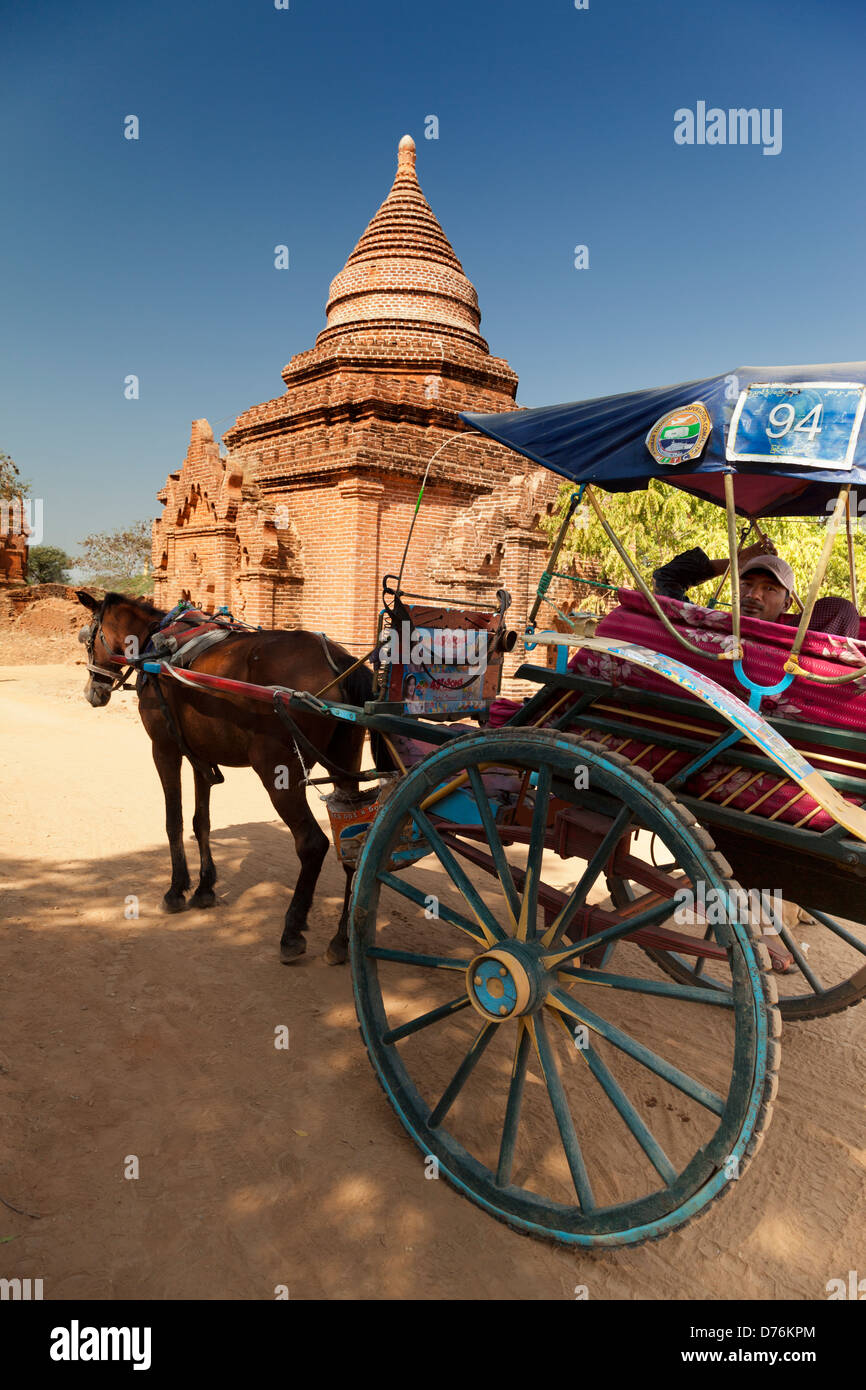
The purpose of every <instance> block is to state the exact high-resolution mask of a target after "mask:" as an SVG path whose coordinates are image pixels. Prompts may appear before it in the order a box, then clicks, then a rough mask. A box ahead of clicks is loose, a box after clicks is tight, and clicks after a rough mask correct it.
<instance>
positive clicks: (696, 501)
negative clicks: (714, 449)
mask: <svg viewBox="0 0 866 1390" xmlns="http://www.w3.org/2000/svg"><path fill="white" fill-rule="evenodd" d="M573 492H574V487H573V486H572V485H570V484H565V485H563V486H562V487H561V488H560V490H559V492H558V494H557V498H556V504H555V506H554V510H553V513H552V514H551V516H549V517H543V518H542V521H541V525H542V527H543V529H544V530H545V532H546V533H547V535H548V538H549V539H550V541H551V543H552V541H553V539H554V538H555V536H556V533H557V531H558V530H559V527H560V525H561V524H562V519H563V516H564V514H565V507H566V505H567V503H568V499H569V497H570V496H571V495H572V493H573ZM594 492H595V496H596V500H597V501H598V502H599V504H600V506H601V507H602V509H603V511H604V516H605V520H606V521H607V522H608V524H609V526H610V527H611V530H612V531H613V532H614V534H615V535H616V537H617V539H618V540H619V541H621V542H622V543H623V544H624V545H625V548H626V550H627V551H628V552H629V554H630V555H631V556H632V557H633V559H634V560H635V561H636V563H637V567H638V569H639V571H640V573H641V574H642V575H643V577H644V579H645V580H646V581H647V583H648V584H650V585H651V584H652V572H653V570H654V569H657V568H658V567H659V566H660V565H663V564H664V563H665V562H666V561H667V560H670V559H672V558H673V556H674V555H677V554H678V553H679V552H680V551H682V550H689V549H690V548H691V547H692V546H695V545H699V546H701V547H702V548H703V549H704V550H705V551H706V553H707V554H708V555H709V556H710V558H711V559H714V560H715V559H718V558H719V557H720V556H726V555H727V553H728V529H727V520H726V517H725V509H724V507H718V506H715V505H714V504H713V503H712V502H704V501H702V500H701V499H700V498H698V497H692V496H691V494H690V493H687V492H682V491H681V490H680V489H679V488H675V487H671V486H670V485H669V484H666V483H661V482H658V481H656V480H655V479H651V480H650V484H649V486H648V487H647V488H646V489H645V490H644V491H642V492H617V493H608V492H603V491H602V490H601V489H600V488H594ZM863 520H864V519H862V518H861V519H858V521H859V524H855V526H854V528H853V536H852V539H853V547H854V558H855V569H856V573H857V580H858V605H857V606H858V608H859V609H860V611H861V612H862V611H863V609H864V603H866V533H864V530H863ZM825 525H826V518H821V519H814V518H811V517H784V518H775V517H774V518H763V519H762V520H761V522H760V526H761V529H762V530H763V531H764V532H765V533H766V534H767V535H768V536H770V538H771V540H772V541H773V543H774V544H775V546H776V549H777V550H778V552H779V554H780V555H781V556H782V557H783V558H784V559H786V560H787V561H788V563H789V564H790V566H791V568H792V569H793V571H794V576H795V578H796V581H797V591H798V593H799V594H800V597H801V598H805V596H806V592H807V590H808V588H809V584H810V582H811V579H812V576H813V574H814V572H815V569H816V567H817V564H818V559H819V556H820V554H821V547H822V546H823V544H824V540H825V537H826V530H825ZM748 527H749V523H748V521H747V520H745V519H743V518H741V517H740V518H738V520H737V530H738V535H739V537H740V543H741V544H742V543H743V540H744V538H745V536H746V532H747V530H748ZM758 539H759V537H758V533H757V531H752V532H751V533H750V535H749V537H748V540H746V541H745V544H746V545H750V544H752V543H753V542H754V541H756V540H758ZM581 562H583V563H584V565H588V566H591V567H592V568H591V569H590V573H591V574H592V577H594V578H595V579H597V580H598V581H600V582H603V583H606V584H613V585H622V586H624V587H626V588H634V587H635V581H634V579H633V578H632V577H631V576H630V575H629V572H628V569H627V567H626V565H625V564H624V562H623V561H622V560H621V559H620V557H619V555H618V554H617V552H616V551H615V550H614V548H613V546H612V545H611V543H610V541H609V540H608V538H607V536H606V535H605V533H604V531H603V530H602V527H601V526H600V524H599V521H598V518H597V517H596V515H595V512H594V511H593V510H592V507H591V506H590V504H589V503H588V502H584V503H582V504H581V506H580V507H579V508H578V510H577V512H576V513H575V516H574V519H573V521H572V524H571V527H570V529H569V533H568V536H567V537H566V540H565V543H564V545H563V548H562V551H561V552H560V562H559V563H558V565H557V569H558V570H560V571H562V572H564V571H565V570H566V569H567V568H568V567H569V566H571V568H573V569H574V571H575V572H576V573H578V574H579V573H580V572H581ZM593 571H594V573H593ZM718 583H719V581H718V579H713V580H709V581H708V582H707V583H706V584H703V585H701V586H700V587H695V588H693V589H690V590H689V595H690V597H691V598H693V599H694V601H695V602H696V603H706V602H707V601H708V599H709V598H710V596H711V595H712V594H713V593H714V592H715V589H716V588H717V586H718ZM596 592H597V593H598V595H599V596H598V597H597V598H594V599H590V600H587V601H586V602H585V603H582V604H581V606H582V607H584V608H585V609H588V610H595V611H598V610H599V609H600V608H606V607H609V606H610V598H609V596H606V595H605V594H604V591H596ZM820 592H821V593H822V594H841V595H843V596H844V597H845V598H847V597H849V596H850V586H849V581H848V548H847V542H846V539H845V531H844V527H843V529H842V530H841V532H840V534H839V535H838V536H837V537H836V541H835V544H834V546H833V552H832V554H831V556H830V563H829V564H828V566H827V573H826V575H825V578H824V583H823V585H822V586H821V590H820ZM719 597H720V601H721V602H729V601H730V585H729V584H728V583H727V582H726V583H725V586H724V588H723V590H722V592H721V594H720V596H719Z"/></svg>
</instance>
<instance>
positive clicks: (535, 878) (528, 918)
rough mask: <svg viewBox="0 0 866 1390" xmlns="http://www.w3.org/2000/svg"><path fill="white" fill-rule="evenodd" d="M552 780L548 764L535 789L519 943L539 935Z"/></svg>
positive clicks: (542, 770)
mask: <svg viewBox="0 0 866 1390" xmlns="http://www.w3.org/2000/svg"><path fill="white" fill-rule="evenodd" d="M550 780H551V770H550V766H549V764H547V763H545V764H544V766H543V767H542V768H541V770H540V771H539V773H538V781H537V784H536V787H535V806H534V807H533V810H532V829H531V831H530V835H529V853H528V854H527V857H526V878H525V879H524V881H523V902H522V903H521V904H520V918H519V920H518V923H517V940H518V941H532V940H534V939H535V935H536V923H537V920H538V884H539V880H540V878H541V856H542V855H543V853H544V840H545V836H546V835H547V811H548V807H549V806H550Z"/></svg>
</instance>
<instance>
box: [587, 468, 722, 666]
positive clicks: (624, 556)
mask: <svg viewBox="0 0 866 1390" xmlns="http://www.w3.org/2000/svg"><path fill="white" fill-rule="evenodd" d="M586 495H587V497H588V498H589V501H590V504H591V506H592V509H593V511H594V512H595V514H596V516H597V518H598V520H599V522H600V523H601V529H602V530H603V531H604V534H605V535H606V536H607V538H608V540H609V541H610V543H611V545H612V546H613V548H614V550H615V551H616V553H617V555H618V556H619V558H620V559H621V560H622V562H623V564H624V565H625V567H626V569H627V570H628V572H629V574H630V575H631V576H632V577H633V578H634V580H635V581H636V583H637V586H638V588H639V589H640V592H641V593H642V594H643V596H644V598H645V599H646V600H647V602H648V603H649V605H650V607H651V608H652V610H653V612H654V613H655V615H656V617H657V618H658V619H659V621H660V622H661V623H663V625H664V627H665V628H666V629H667V631H668V632H669V633H670V634H671V636H672V637H673V638H675V639H676V641H677V642H679V644H680V646H681V647H685V648H686V650H687V651H690V652H694V654H695V656H703V657H708V658H709V659H710V660H711V661H733V660H735V656H734V653H733V652H709V651H707V650H706V649H705V648H703V647H696V646H695V645H694V643H693V642H689V640H688V639H687V638H686V637H683V635H682V633H681V632H678V631H677V629H676V628H675V627H674V625H673V623H672V622H671V620H670V618H669V617H668V615H667V613H665V612H664V611H663V609H662V608H661V605H660V604H659V601H658V599H657V598H656V596H655V594H654V593H653V591H652V589H650V587H649V585H648V584H647V582H646V580H645V579H644V577H643V575H642V574H641V572H640V570H639V569H638V568H637V566H636V565H635V562H634V560H633V559H632V557H631V555H629V553H628V551H627V550H626V548H625V546H624V545H623V544H622V542H621V541H620V539H619V537H618V536H617V535H616V534H615V532H614V531H613V528H612V527H611V525H610V523H609V522H608V521H607V519H606V518H605V515H604V512H603V511H602V509H601V505H600V503H599V501H598V499H597V498H596V495H595V493H594V492H593V490H592V488H591V487H590V486H589V484H587V486H586ZM735 534H736V531H735Z"/></svg>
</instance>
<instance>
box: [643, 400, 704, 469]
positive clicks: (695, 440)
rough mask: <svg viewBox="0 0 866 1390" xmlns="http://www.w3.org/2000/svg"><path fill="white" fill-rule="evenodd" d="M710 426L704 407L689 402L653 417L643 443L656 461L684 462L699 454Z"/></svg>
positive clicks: (698, 403)
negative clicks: (654, 420) (655, 417)
mask: <svg viewBox="0 0 866 1390" xmlns="http://www.w3.org/2000/svg"><path fill="white" fill-rule="evenodd" d="M712 428H713V422H712V420H711V419H710V417H709V414H708V412H707V408H706V406H705V405H702V404H701V402H700V401H693V402H692V404H691V405H682V406H680V407H679V409H677V410H669V411H668V413H667V415H663V416H662V418H661V419H660V420H656V422H655V424H654V425H653V427H652V429H651V430H650V432H649V434H648V435H647V437H646V446H647V448H648V449H649V451H650V453H651V454H652V456H653V458H654V459H655V461H656V463H685V462H686V461H687V460H688V459H696V458H698V457H699V455H700V454H701V452H702V450H703V447H704V445H705V444H706V442H707V440H708V439H709V437H710V431H711V429H712Z"/></svg>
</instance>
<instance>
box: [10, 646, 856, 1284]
mask: <svg viewBox="0 0 866 1390" xmlns="http://www.w3.org/2000/svg"><path fill="white" fill-rule="evenodd" d="M64 655H65V653H64ZM9 657H10V652H9V651H8V650H7V653H6V659H7V660H8V659H9ZM12 659H13V660H14V659H15V658H14V655H13V656H12ZM83 684H84V672H83V670H82V669H81V668H80V667H79V668H75V667H73V666H71V665H68V664H66V665H43V666H40V667H32V666H27V667H25V666H8V665H7V666H6V667H5V669H3V670H2V672H0V729H2V739H0V762H2V767H3V773H2V806H0V811H2V816H3V832H2V864H0V914H2V921H3V931H2V935H0V947H2V953H3V969H2V980H3V985H2V994H3V1001H2V1021H0V1093H2V1098H3V1099H2V1110H3V1115H4V1120H5V1123H4V1125H3V1131H2V1139H0V1197H2V1199H3V1201H4V1203H5V1204H11V1205H12V1206H14V1207H17V1208H20V1209H21V1211H22V1212H26V1213H36V1214H38V1219H35V1218H34V1217H33V1216H30V1215H20V1214H16V1213H15V1212H13V1211H11V1210H10V1209H9V1207H8V1205H4V1206H0V1276H2V1277H7V1278H12V1277H15V1276H18V1277H22V1278H27V1277H30V1278H42V1279H43V1280H44V1292H45V1297H46V1298H48V1299H59V1298H82V1299H108V1298H115V1299H131V1298H169V1299H176V1298H211V1299H216V1298H236V1299H260V1298H265V1299H270V1298H273V1297H274V1288H275V1286H277V1285H280V1284H284V1285H287V1286H288V1288H289V1291H290V1295H291V1297H292V1298H293V1299H297V1298H316V1297H327V1298H341V1299H348V1298H364V1299H378V1298H388V1297H390V1298H467V1299H482V1300H491V1299H494V1300H495V1299H516V1298H521V1299H522V1298H532V1299H558V1300H561V1299H572V1298H573V1297H574V1289H575V1286H576V1285H585V1286H586V1287H587V1289H588V1293H589V1297H590V1298H591V1299H620V1298H626V1299H724V1298H732V1297H747V1298H753V1299H771V1298H791V1299H823V1298H826V1283H827V1280H828V1279H830V1278H835V1277H843V1278H845V1277H847V1272H848V1270H849V1269H856V1270H859V1272H860V1274H861V1275H863V1274H866V1237H864V1233H863V1214H864V1196H866V1115H864V1102H863V1089H864V1088H863V1080H864V1065H863V1063H864V1040H866V1006H861V1007H860V1008H859V1009H854V1010H850V1011H848V1012H847V1013H845V1014H842V1015H840V1016H838V1017H836V1018H831V1019H828V1020H825V1021H819V1022H812V1023H807V1024H803V1025H800V1026H799V1027H795V1026H790V1027H788V1028H787V1029H786V1032H785V1036H784V1039H783V1064H782V1075H781V1086H780V1092H779V1098H778V1102H777V1105H776V1111H775V1117H774V1120H773V1123H772V1125H771V1127H770V1131H769V1134H768V1137H767V1140H766V1142H765V1144H764V1147H763V1149H762V1150H761V1152H760V1154H759V1155H758V1158H757V1159H756V1161H755V1163H754V1165H753V1166H752V1167H751V1168H750V1170H749V1172H748V1173H747V1174H746V1175H745V1176H744V1178H743V1179H742V1183H741V1184H740V1185H739V1186H738V1187H737V1189H736V1190H735V1191H734V1192H733V1193H732V1194H731V1195H730V1197H729V1198H727V1199H726V1200H725V1201H724V1202H723V1203H720V1204H718V1205H717V1206H716V1207H714V1208H712V1209H711V1210H710V1211H709V1213H708V1214H707V1215H706V1216H705V1217H704V1218H703V1219H702V1220H700V1221H699V1222H697V1223H696V1224H693V1225H692V1226H691V1227H689V1228H688V1229H687V1230H685V1231H683V1232H681V1233H679V1234H676V1235H673V1236H671V1237H669V1238H668V1239H666V1240H664V1241H662V1242H660V1243H658V1244H654V1245H650V1246H644V1247H641V1248H638V1249H624V1250H619V1251H613V1252H609V1253H603V1254H601V1253H599V1254H595V1253H593V1254H585V1253H580V1252H575V1251H571V1250H565V1249H562V1248H558V1247H554V1246H549V1245H545V1244H541V1243H538V1242H536V1241H533V1240H530V1239H527V1238H525V1237H522V1236H520V1235H517V1234H514V1233H513V1232H511V1231H509V1230H508V1229H507V1228H505V1227H504V1226H501V1225H499V1224H498V1223H497V1222H495V1221H493V1220H491V1219H490V1218H489V1217H487V1216H485V1215H484V1214H483V1213H482V1212H481V1211H480V1210H478V1209H476V1208H475V1207H473V1206H472V1205H471V1204H469V1203H468V1202H466V1201H465V1200H463V1199H461V1198H460V1197H459V1196H458V1195H457V1194H456V1193H455V1192H454V1191H453V1190H452V1189H451V1188H449V1187H448V1186H447V1185H446V1184H445V1183H444V1182H430V1181H426V1180H425V1178H424V1172H423V1160H422V1156H421V1155H420V1153H419V1152H418V1151H417V1150H416V1148H415V1147H414V1145H413V1144H412V1143H411V1141H410V1140H409V1139H408V1137H407V1136H406V1135H405V1133H404V1131H403V1130H402V1128H401V1126H400V1125H399V1123H398V1121H397V1119H396V1118H395V1116H394V1115H393V1113H392V1112H391V1110H390V1107H389V1106H388V1104H387V1102H386V1100H385V1097H384V1095H383V1094H382V1092H381V1090H380V1088H379V1086H378V1083H377V1081H376V1079H375V1077H374V1075H373V1072H372V1070H371V1068H370V1065H369V1063H368V1061H367V1058H366V1055H365V1053H364V1050H363V1048H362V1045H361V1043H360V1040H359V1037H358V1031H357V1022H356V1019H355V1014H354V1008H353V1004H352V998H351V983H350V978H349V973H348V970H347V969H346V968H339V967H338V968H329V967H328V966H326V965H325V964H324V962H323V960H322V957H321V953H322V951H323V949H324V946H325V944H326V942H327V940H328V939H329V937H330V936H331V934H332V932H333V929H334V926H335V923H336V920H337V916H338V912H339V906H340V902H341V899H342V872H341V870H340V869H339V866H338V865H337V863H336V860H335V858H334V857H333V854H331V855H329V858H328V860H327V862H326V866H325V870H324V872H323V876H322V880H321V882H320V888H319V893H318V897H317V899H316V902H315V904H314V907H313V911H312V914H311V929H310V937H309V939H310V954H309V955H308V957H307V958H306V959H305V960H304V961H303V963H301V964H299V965H297V966H295V967H292V968H285V967H282V966H281V965H280V964H279V962H278V959H277V942H278V937H279V931H280V926H281V921H282V915H283V912H284V910H285V903H286V899H287V893H288V889H289V888H290V886H291V885H292V884H293V883H294V880H295V875H296V868H297V864H296V860H295V857H294V853H293V849H292V844H291V839H290V836H289V834H288V832H287V831H286V830H285V828H284V827H283V826H282V825H281V823H279V822H277V821H275V820H274V818H273V812H272V809H271V807H270V804H269V802H268V801H267V798H266V796H265V793H264V791H263V789H262V787H261V785H260V783H259V782H258V780H257V779H256V777H255V776H254V775H253V774H252V773H251V772H249V771H235V770H232V769H227V770H226V784H225V786H223V787H219V788H217V789H216V791H215V794H214V799H213V821H214V834H213V845H214V854H215V857H216V860H217V865H218V869H219V873H220V879H219V883H218V885H217V888H218V893H219V897H220V903H221V906H220V907H219V908H218V909H217V910H216V911H213V912H209V913H201V912H199V913H194V912H189V913H185V914H183V915H180V916H178V917H165V916H163V915H162V914H161V913H160V912H159V910H158V905H159V900H160V898H161V896H162V893H163V892H164V890H165V887H166V881H167V865H168V857H167V848H166V845H165V842H164V837H163V802H162V795H161V791H160V789H159V784H158V782H157V778H156V775H155V772H154V770H153V766H152V763H151V759H150V746H149V742H148V740H147V738H146V736H145V734H144V731H143V729H142V728H141V726H140V724H139V723H138V718H137V714H136V712H135V708H134V697H133V696H131V695H124V696H121V697H117V696H115V697H114V698H113V699H112V701H111V704H110V705H109V706H108V708H107V709H105V710H100V711H97V710H93V709H91V708H90V707H89V706H88V705H87V704H86V703H85V702H84V700H83V698H82V695H81V690H82V687H83ZM185 791H186V796H187V806H189V805H190V798H191V781H190V784H189V785H188V786H187V787H186V789H185ZM317 814H321V817H322V820H323V822H324V819H325V818H324V814H323V809H322V808H321V806H320V805H319V804H318V802H317ZM190 850H191V854H190V861H191V867H194V866H195V864H196V862H197V860H196V856H195V845H194V844H192V845H191V846H190ZM130 895H135V897H136V898H137V899H138V902H139V914H140V915H139V917H138V918H137V919H135V918H127V917H125V916H124V911H125V903H126V900H127V898H128V897H129V896H130ZM280 1024H284V1025H285V1026H286V1027H288V1029H289V1030H290V1047H289V1050H288V1051H277V1050H276V1049H275V1048H274V1045H273V1039H274V1029H275V1028H276V1027H277V1026H278V1025H280ZM712 1041H713V1039H712V1033H711V1031H708V1038H707V1045H708V1046H712ZM129 1155H136V1156H137V1158H138V1161H139V1164H140V1176H139V1178H138V1180H137V1181H129V1180H125V1179H124V1176H123V1174H124V1164H125V1163H126V1162H127V1157H128V1156H129Z"/></svg>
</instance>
